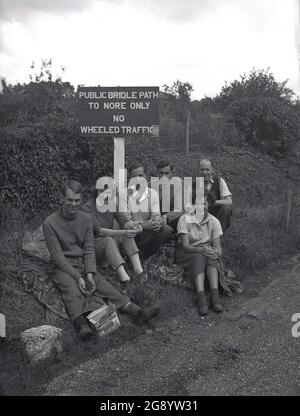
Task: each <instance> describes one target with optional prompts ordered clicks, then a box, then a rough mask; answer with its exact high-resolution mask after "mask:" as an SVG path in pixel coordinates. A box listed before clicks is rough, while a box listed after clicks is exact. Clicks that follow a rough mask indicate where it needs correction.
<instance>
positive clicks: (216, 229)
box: [211, 217, 223, 240]
mask: <svg viewBox="0 0 300 416" xmlns="http://www.w3.org/2000/svg"><path fill="white" fill-rule="evenodd" d="M222 235H223V231H222V227H221V223H220V221H219V220H218V219H217V218H215V217H214V218H213V220H212V229H211V239H212V240H214V239H216V238H218V237H221V236H222Z"/></svg>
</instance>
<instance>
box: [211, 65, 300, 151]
mask: <svg viewBox="0 0 300 416" xmlns="http://www.w3.org/2000/svg"><path fill="white" fill-rule="evenodd" d="M294 95H295V94H294V92H293V91H292V90H291V89H290V88H288V87H287V80H286V81H284V82H277V81H276V80H275V78H274V75H273V74H272V73H270V71H269V69H267V70H255V69H254V70H252V71H251V72H250V74H249V75H246V74H244V75H242V76H241V77H240V80H235V81H233V82H231V83H230V84H227V83H226V84H225V86H223V88H222V90H221V92H220V94H219V95H218V96H216V97H215V99H214V100H213V106H214V111H215V112H221V113H223V114H224V116H225V117H226V119H227V120H228V122H229V123H230V124H232V125H234V126H235V127H236V129H238V131H239V132H240V137H241V139H242V141H244V140H245V141H246V142H247V143H248V144H250V145H253V146H255V147H257V148H258V149H260V150H262V151H264V152H266V153H269V154H271V155H273V156H278V157H279V156H283V155H286V154H287V153H288V152H289V151H290V150H291V149H292V148H293V146H294V144H295V143H296V142H298V141H299V131H300V130H299V127H300V112H299V111H298V110H297V106H298V104H297V102H296V101H295V100H294ZM210 104H211V103H210ZM242 141H241V143H242ZM241 143H240V144H241Z"/></svg>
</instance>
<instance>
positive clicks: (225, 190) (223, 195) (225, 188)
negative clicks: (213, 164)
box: [206, 177, 232, 199]
mask: <svg viewBox="0 0 300 416" xmlns="http://www.w3.org/2000/svg"><path fill="white" fill-rule="evenodd" d="M213 183H214V180H213V178H212V177H211V178H210V180H209V182H208V183H207V184H206V187H207V190H208V191H210V189H211V187H212V184H213ZM228 196H230V197H231V196H232V195H231V192H230V191H229V189H228V186H227V184H226V182H225V181H224V179H223V178H220V198H221V199H225V198H227V197H228Z"/></svg>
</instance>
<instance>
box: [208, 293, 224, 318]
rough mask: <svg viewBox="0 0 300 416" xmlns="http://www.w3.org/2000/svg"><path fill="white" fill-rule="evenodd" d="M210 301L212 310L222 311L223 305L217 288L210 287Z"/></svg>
mask: <svg viewBox="0 0 300 416" xmlns="http://www.w3.org/2000/svg"><path fill="white" fill-rule="evenodd" d="M210 303H211V308H212V310H213V311H214V312H217V313H220V312H223V306H222V305H221V301H220V296H219V290H218V289H211V291H210Z"/></svg>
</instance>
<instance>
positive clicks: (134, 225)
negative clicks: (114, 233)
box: [131, 221, 143, 233]
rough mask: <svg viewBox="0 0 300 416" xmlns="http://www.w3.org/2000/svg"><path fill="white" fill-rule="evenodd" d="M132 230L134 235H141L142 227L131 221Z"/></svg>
mask: <svg viewBox="0 0 300 416" xmlns="http://www.w3.org/2000/svg"><path fill="white" fill-rule="evenodd" d="M131 229H132V230H134V231H135V232H136V233H141V232H142V231H143V227H142V225H141V224H140V223H139V222H138V221H132V228H131Z"/></svg>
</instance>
